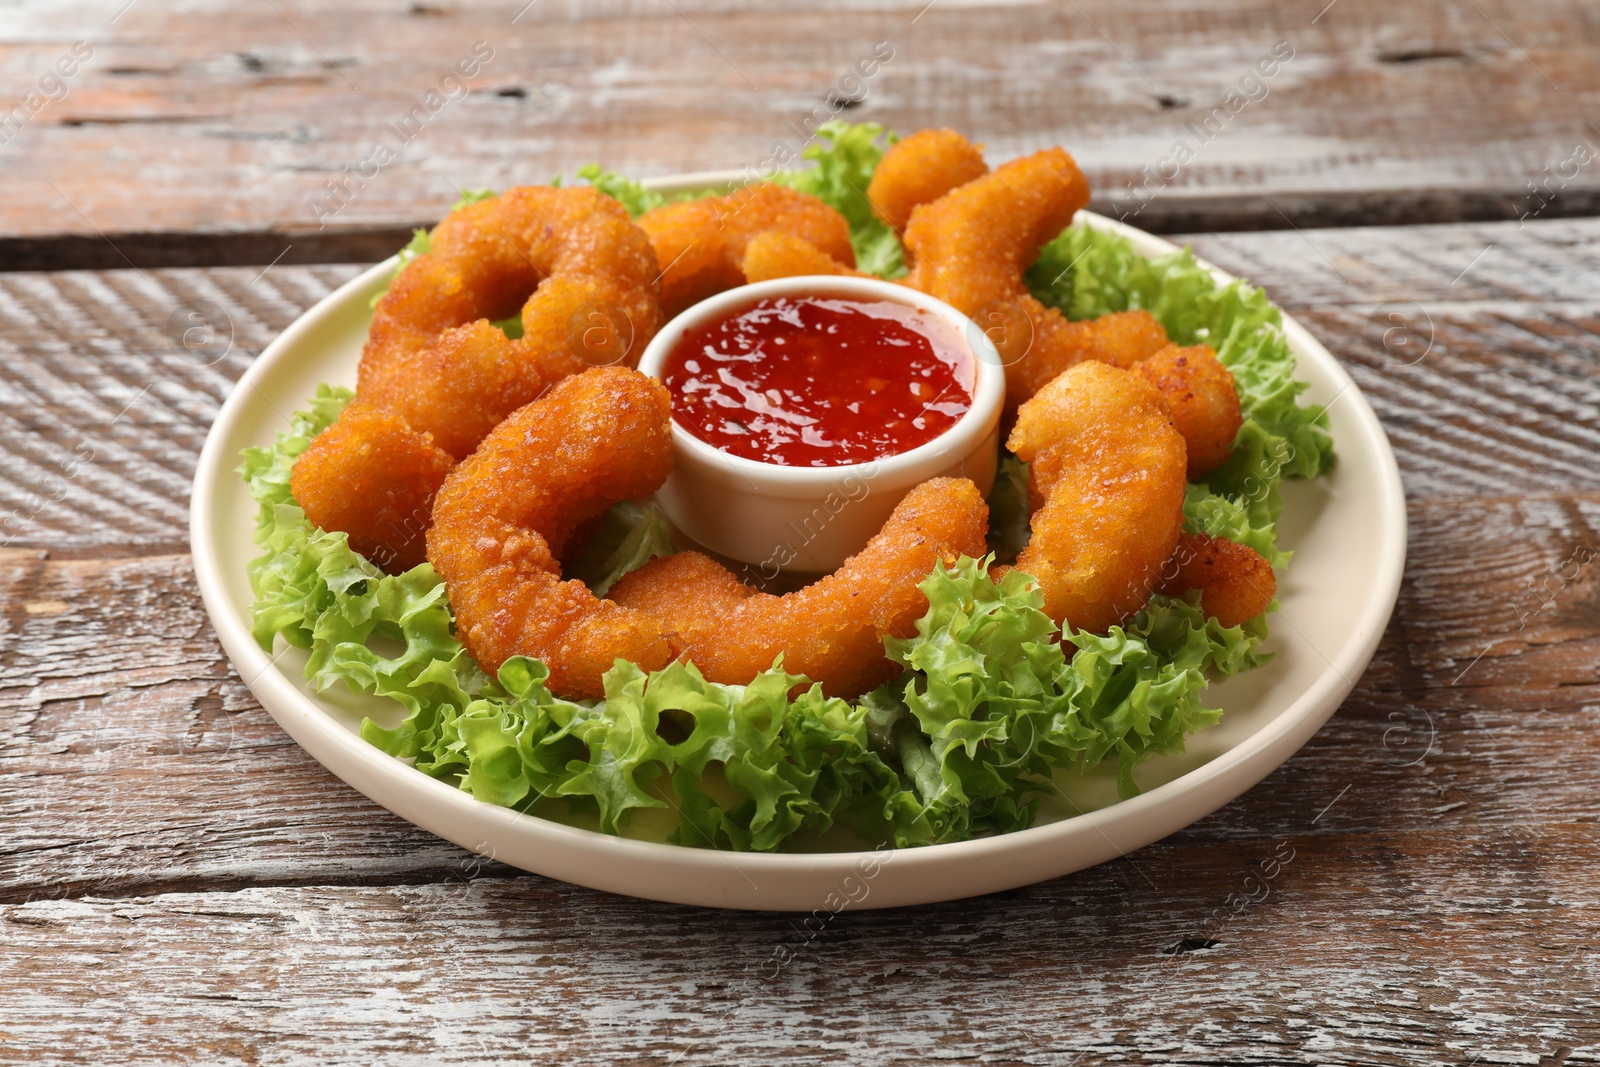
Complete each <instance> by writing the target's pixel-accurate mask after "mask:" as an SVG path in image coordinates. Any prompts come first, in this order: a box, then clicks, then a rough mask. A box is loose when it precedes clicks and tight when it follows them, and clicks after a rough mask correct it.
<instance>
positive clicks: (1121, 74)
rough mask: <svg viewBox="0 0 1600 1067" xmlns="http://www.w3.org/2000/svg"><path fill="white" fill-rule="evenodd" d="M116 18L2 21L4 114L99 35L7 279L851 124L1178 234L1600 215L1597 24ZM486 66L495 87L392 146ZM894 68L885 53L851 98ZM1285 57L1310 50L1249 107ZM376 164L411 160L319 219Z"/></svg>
mask: <svg viewBox="0 0 1600 1067" xmlns="http://www.w3.org/2000/svg"><path fill="white" fill-rule="evenodd" d="M123 7H124V0H101V2H92V3H90V2H83V0H79V2H77V3H57V2H56V0H22V2H20V3H18V4H14V5H12V6H11V7H9V8H8V11H7V17H6V24H5V27H4V29H3V30H0V87H3V94H4V95H0V104H4V108H0V110H4V109H8V108H11V107H15V106H19V105H25V103H26V101H27V99H28V98H27V93H28V92H30V91H33V90H37V89H38V88H39V81H40V79H41V78H42V77H43V76H44V75H45V73H46V72H47V70H48V69H49V68H50V66H51V65H52V64H53V63H55V62H56V60H57V59H58V58H59V57H61V56H63V55H66V54H68V53H69V51H70V49H71V46H72V45H73V43H74V42H76V41H80V40H81V41H83V42H84V43H85V44H86V45H87V46H88V47H90V48H92V49H93V55H92V56H91V57H90V58H89V59H88V60H87V61H86V62H84V64H83V65H82V69H81V70H78V71H77V72H76V73H75V74H74V76H73V77H72V78H70V79H68V80H67V92H66V95H65V97H64V98H63V99H60V100H57V101H51V102H48V103H45V104H43V105H42V106H40V107H39V108H38V109H37V110H36V112H32V113H29V112H28V109H27V108H26V107H25V108H24V117H25V118H26V119H27V121H26V122H25V123H21V124H20V126H19V128H18V129H17V130H16V132H15V134H14V136H10V137H9V138H8V141H7V143H5V144H4V145H3V146H0V148H3V152H4V159H5V166H4V168H3V169H0V192H3V193H4V196H0V267H9V268H10V269H37V268H61V267H99V268H117V267H123V266H125V265H126V264H127V261H128V260H129V259H131V260H132V261H133V262H136V263H138V264H140V265H143V266H150V265H207V264H228V263H266V262H269V261H271V260H273V259H274V258H275V257H277V256H279V255H280V254H281V255H283V256H284V258H283V262H285V263H293V262H305V261H319V262H326V261H332V260H342V261H349V260H359V259H371V258H375V257H376V256H377V254H378V253H379V251H380V250H381V249H384V248H388V247H390V246H392V245H393V244H394V243H395V242H396V240H397V239H400V238H402V237H403V235H404V233H405V230H406V228H407V227H409V226H413V225H417V224H421V223H424V222H426V221H429V220H432V219H436V218H437V217H438V216H439V214H440V213H441V212H442V211H443V210H444V209H445V208H446V207H447V206H448V205H449V204H450V203H451V202H452V201H453V200H454V199H455V198H456V195H457V190H458V189H459V188H467V187H477V186H488V187H505V186H507V185H510V184H516V183H530V182H542V181H546V180H548V179H549V177H550V176H551V175H552V174H555V173H558V172H565V173H569V174H570V173H571V172H572V171H573V170H574V169H575V168H576V167H577V166H579V165H581V164H583V163H586V162H590V161H601V162H604V163H606V164H607V165H610V166H613V167H615V168H618V169H620V170H623V171H626V172H629V173H633V174H637V175H640V176H645V175H655V174H667V173H673V172H681V171H687V170H702V169H709V168H717V167H733V168H745V167H759V166H760V164H761V163H762V161H764V160H767V159H768V158H770V157H771V156H772V154H773V151H774V145H775V144H776V143H778V142H785V143H787V144H788V145H789V146H790V149H791V150H793V149H796V148H798V146H799V145H800V144H802V143H803V142H804V140H805V139H806V137H807V136H809V132H810V130H811V129H812V128H814V126H815V125H816V123H817V122H818V121H819V120H820V119H822V118H826V117H828V116H830V115H833V114H841V115H844V116H846V117H850V118H853V119H871V120H874V121H880V122H883V123H885V124H887V125H889V126H890V127H893V128H897V129H902V130H913V129H917V128H921V127H924V126H929V125H949V126H955V127H957V128H959V129H962V130H963V131H965V132H967V133H969V134H970V135H972V136H973V137H974V138H979V139H982V140H984V141H985V142H987V144H988V148H989V151H990V154H991V156H992V157H993V158H995V159H1004V158H1008V157H1011V156H1014V155H1017V154H1020V153H1023V152H1027V151H1032V150H1035V149H1038V148H1041V147H1044V146H1047V145H1054V144H1064V145H1066V146H1068V147H1069V148H1070V149H1071V150H1072V151H1073V152H1074V153H1075V154H1076V155H1077V156H1078V157H1079V159H1080V160H1081V161H1082V163H1083V164H1084V166H1085V168H1086V169H1087V171H1088V173H1089V175H1090V178H1091V180H1092V182H1093V184H1094V187H1095V190H1096V193H1097V199H1096V204H1097V206H1099V207H1101V208H1104V209H1118V210H1130V211H1131V210H1132V209H1133V208H1134V207H1136V206H1138V207H1139V210H1138V212H1137V214H1136V215H1135V216H1134V217H1133V218H1134V221H1136V222H1137V223H1138V224H1139V225H1140V226H1143V227H1144V228H1147V229H1152V230H1156V231H1160V232H1171V231H1177V230H1185V229H1206V230H1220V229H1238V228H1244V229H1261V228H1269V229H1280V228H1283V227H1285V226H1287V225H1289V224H1290V223H1292V224H1293V225H1297V226H1300V227H1302V228H1305V227H1310V226H1319V225H1349V224H1352V223H1414V222H1421V221H1455V220H1464V219H1482V218H1494V219H1508V218H1517V217H1520V216H1523V215H1528V214H1532V215H1534V216H1537V217H1543V218H1553V217H1558V216H1571V215H1581V214H1590V213H1594V212H1595V210H1596V206H1597V205H1600V167H1597V166H1596V165H1595V163H1594V162H1593V161H1591V160H1589V159H1588V158H1587V157H1582V158H1580V157H1579V156H1577V155H1575V153H1576V152H1577V150H1578V148H1579V146H1580V145H1585V146H1587V147H1588V150H1589V151H1590V152H1593V153H1594V154H1595V156H1597V157H1600V127H1596V126H1595V125H1593V124H1592V123H1593V121H1594V116H1595V114H1596V113H1597V112H1596V107H1595V105H1596V103H1597V102H1600V70H1597V69H1596V67H1595V65H1594V63H1593V55H1594V51H1595V49H1596V47H1597V45H1600V20H1597V19H1596V17H1595V13H1594V11H1593V10H1592V7H1591V6H1590V5H1587V4H1585V3H1584V2H1583V0H1546V2H1543V3H1540V4H1536V5H1530V4H1517V3H1511V2H1509V0H1481V2H1479V0H1474V2H1473V3H1471V4H1466V5H1459V6H1444V7H1441V6H1438V5H1410V4H1394V3H1386V2H1384V0H1338V2H1337V3H1336V4H1334V5H1327V4H1325V3H1317V2H1306V3H1299V2H1294V3H1288V2H1280V3H1274V4H1262V3H1258V2H1253V0H1228V2H1225V3H1217V4H1208V5H1205V7H1204V8H1203V9H1202V8H1193V7H1191V6H1189V5H1185V4H1177V3H1172V2H1170V0H1141V2H1139V3H1133V4H1127V3H1116V2H1115V0H1081V2H1079V3H1074V4H1066V5H1058V4H1046V3H983V4H973V3H964V2H958V0H936V2H935V3H933V4H928V3H926V0H911V2H909V3H900V2H896V3H889V4H880V3H867V2H864V0H861V2H854V0H851V2H834V3H829V4H825V5H791V6H788V7H785V8H779V7H777V6H776V5H758V4H752V3H724V2H720V0H717V2H713V0H695V2H691V0H681V2H675V3H638V2H621V0H608V2H605V3H583V4H578V3H572V2H558V0H543V2H541V3H537V4H534V5H531V6H527V7H525V5H524V3H523V2H522V0H515V2H506V3H487V4H486V3H465V2H461V3H454V2H452V3H433V2H429V3H411V4H405V3H398V2H391V0H345V2H341V3H339V4H337V5H328V4H320V3H314V2H312V0H276V2H274V3H273V4H266V5H235V4H232V3H227V2H226V0H205V2H197V3H188V4H184V5H182V6H181V7H178V6H173V5H167V4H161V3H154V2H148V0H140V2H136V3H134V4H132V5H131V6H128V7H127V10H125V11H123V10H122V9H123ZM1324 8H1326V10H1323V9H1324ZM119 11H120V12H121V13H120V14H118V12H119ZM480 41H481V42H486V43H488V44H489V46H490V47H492V48H493V50H494V56H493V58H492V59H491V60H489V61H488V62H487V63H486V64H485V65H484V66H483V68H482V70H481V71H480V72H479V73H478V74H477V75H476V76H475V77H474V78H472V79H471V81H470V86H471V89H472V91H471V92H470V94H468V95H466V96H465V97H464V98H460V99H455V100H450V101H448V102H446V103H444V104H443V105H442V106H440V107H439V108H438V110H437V111H436V112H434V113H432V114H431V115H427V116H425V118H426V121H425V122H421V123H420V124H419V128H420V132H419V133H416V134H415V136H409V137H402V136H400V135H398V134H396V133H395V132H394V128H393V127H392V125H391V124H393V123H397V122H399V121H400V120H401V119H402V117H403V116H405V115H406V114H407V113H408V112H410V110H411V109H412V108H413V107H415V106H416V105H418V103H419V102H420V101H422V100H423V98H424V95H425V94H426V93H428V92H429V91H430V90H437V89H438V88H439V83H440V79H441V78H442V76H443V75H444V74H445V73H446V72H447V70H448V69H449V67H450V66H451V64H453V63H455V62H456V61H457V60H458V59H460V58H462V57H463V56H466V55H467V54H469V53H470V51H471V50H472V48H473V46H474V45H475V44H476V43H477V42H480ZM879 42H885V44H886V48H887V49H892V58H889V59H888V61H887V62H884V63H882V64H881V69H879V70H877V71H876V73H875V74H874V75H873V76H872V77H870V78H866V79H861V78H859V76H858V75H854V71H855V67H856V65H857V63H858V62H859V61H861V60H863V59H865V58H867V57H870V56H872V55H873V52H874V48H875V47H876V46H877V45H878V43H879ZM1279 42H1283V43H1284V47H1286V48H1287V49H1291V50H1292V58H1291V59H1288V60H1287V61H1286V62H1283V63H1281V64H1280V66H1279V68H1277V69H1276V72H1275V73H1274V74H1273V76H1272V77H1270V78H1268V79H1265V80H1263V81H1260V82H1245V83H1244V86H1243V88H1244V92H1243V93H1241V94H1240V95H1237V96H1235V97H1234V98H1233V99H1232V100H1230V98H1229V94H1230V93H1238V92H1239V90H1240V87H1241V81H1242V80H1243V79H1246V78H1247V77H1249V76H1250V75H1251V73H1252V70H1253V68H1254V67H1255V65H1256V64H1257V63H1258V62H1261V61H1264V60H1268V59H1270V58H1271V56H1272V54H1273V51H1274V49H1275V48H1278V47H1279ZM880 54H887V53H884V52H883V51H882V50H881V49H880ZM1280 54H1285V55H1286V54H1288V53H1286V52H1282V50H1281V49H1280ZM1269 65H1270V64H1269ZM847 76H855V77H856V78H857V80H854V81H847V80H846V78H847ZM458 95H459V94H458ZM41 99H43V98H42V97H39V98H35V101H36V102H37V101H38V100H41ZM1219 108H1220V109H1222V110H1221V111H1218V109H1219ZM1208 117H1211V118H1210V119H1209V123H1210V131H1209V132H1205V133H1201V132H1197V131H1200V130H1201V129H1202V127H1203V126H1204V125H1205V124H1206V123H1207V121H1208ZM380 141H382V142H384V143H385V144H386V145H387V146H388V147H389V148H390V149H392V150H393V152H394V156H395V158H393V160H392V161H387V162H382V163H375V164H374V165H373V166H370V167H367V168H366V170H367V171H368V172H369V173H368V176H367V177H366V178H363V179H362V180H361V181H360V182H359V183H358V184H357V183H353V184H351V185H350V186H349V187H348V188H349V194H348V195H347V196H345V197H342V198H341V199H342V200H343V201H346V203H345V204H344V206H342V207H341V209H340V210H339V211H338V212H337V213H336V214H334V215H333V216H331V217H327V218H321V217H319V215H318V213H317V212H314V210H313V208H312V207H311V201H312V200H313V199H317V198H325V197H326V195H327V185H326V183H328V182H329V181H330V180H335V181H339V182H343V181H345V180H346V179H345V174H346V171H347V169H348V170H350V171H356V172H359V171H362V169H363V168H362V164H363V161H365V160H368V159H370V158H373V154H374V151H375V149H376V146H377V143H378V142H380ZM1179 141H1183V142H1184V143H1185V144H1186V145H1187V146H1188V153H1181V152H1175V148H1176V146H1177V144H1178V142H1179ZM1189 153H1192V158H1187V156H1188V154H1189ZM1169 159H1170V160H1172V162H1171V164H1168V165H1165V166H1164V161H1166V160H1169ZM1530 183H1532V184H1531V186H1530ZM358 186H359V187H358ZM1136 190H1138V191H1136ZM1145 201H1148V202H1147V203H1146V202H1145ZM1141 204H1142V206H1140V205H1141Z"/></svg>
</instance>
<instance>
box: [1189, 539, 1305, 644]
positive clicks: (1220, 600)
mask: <svg viewBox="0 0 1600 1067" xmlns="http://www.w3.org/2000/svg"><path fill="white" fill-rule="evenodd" d="M1165 572H1166V574H1167V575H1168V577H1167V580H1166V581H1165V582H1163V583H1162V585H1161V591H1162V592H1163V593H1172V594H1181V593H1186V592H1188V591H1189V590H1191V589H1198V590H1200V607H1201V609H1202V610H1203V611H1204V612H1205V613H1206V614H1207V615H1209V616H1211V617H1212V618H1213V619H1216V620H1217V621H1218V622H1220V623H1221V624H1222V625H1224V626H1237V625H1239V624H1240V623H1241V622H1244V621H1245V620H1247V619H1253V618H1255V617H1256V616H1257V615H1260V614H1261V613H1262V612H1264V611H1266V610H1267V608H1268V607H1269V606H1270V605H1271V604H1272V598H1273V597H1275V596H1277V595H1278V579H1277V576H1276V575H1274V574H1273V573H1272V566H1271V564H1269V563H1268V562H1267V561H1266V558H1265V557H1263V556H1262V555H1261V553H1259V552H1257V551H1256V550H1255V549H1253V548H1250V547H1248V546H1246V545H1241V544H1239V543H1237V542H1235V541H1229V540H1228V539H1226V538H1223V537H1210V536H1207V535H1206V534H1193V533H1186V534H1184V535H1183V536H1182V537H1180V538H1179V539H1178V548H1177V551H1175V552H1173V554H1172V559H1171V560H1169V561H1168V563H1167V566H1166V568H1165Z"/></svg>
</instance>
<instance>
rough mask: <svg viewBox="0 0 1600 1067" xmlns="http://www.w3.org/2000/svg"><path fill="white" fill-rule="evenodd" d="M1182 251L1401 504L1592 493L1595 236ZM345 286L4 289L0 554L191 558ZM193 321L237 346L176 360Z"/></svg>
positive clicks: (1277, 241)
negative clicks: (1229, 298)
mask: <svg viewBox="0 0 1600 1067" xmlns="http://www.w3.org/2000/svg"><path fill="white" fill-rule="evenodd" d="M1193 243H1194V245H1195V248H1196V250H1197V251H1198V252H1199V253H1200V254H1202V255H1205V256H1207V257H1208V258H1211V259H1213V260H1214V261H1216V262H1218V263H1219V264H1220V265H1222V266H1224V267H1226V268H1228V269H1229V270H1233V271H1235V272H1238V273H1241V274H1243V275H1246V276H1249V277H1252V278H1255V279H1257V280H1259V281H1261V282H1262V283H1263V284H1265V285H1267V286H1268V287H1269V289H1270V290H1271V292H1272V294H1273V296H1274V297H1275V298H1276V299H1277V300H1279V301H1280V302H1281V303H1282V304H1283V305H1284V306H1285V307H1286V308H1287V309H1288V310H1290V311H1291V312H1293V313H1294V314H1296V315H1299V316H1301V317H1302V318H1303V319H1304V320H1305V321H1306V323H1307V325H1308V326H1309V327H1310V328H1311V329H1312V330H1313V331H1314V332H1315V333H1316V334H1317V335H1318V336H1319V337H1320V338H1322V339H1323V340H1324V341H1325V342H1326V343H1327V344H1328V345H1329V347H1330V348H1332V350H1333V351H1334V352H1335V353H1336V354H1337V355H1338V356H1339V357H1340V358H1341V359H1342V360H1343V361H1344V362H1345V364H1346V366H1348V367H1349V368H1350V370H1351V372H1352V373H1353V374H1354V375H1355V377H1356V380H1357V381H1358V383H1359V384H1360V385H1361V387H1362V389H1363V390H1365V391H1366V393H1367V395H1368V397H1369V398H1370V399H1371V401H1372V403H1373V404H1374V406H1375V407H1376V408H1377V410H1378V413H1379V415H1380V416H1381V417H1382V418H1383V419H1384V422H1385V425H1386V426H1387V427H1388V429H1389V432H1390V434H1391V438H1392V440H1393V442H1394V445H1395V448H1396V451H1397V453H1398V454H1399V457H1400V462H1401V467H1402V471H1403V472H1404V475H1405V479H1406V489H1407V492H1409V493H1410V494H1412V495H1413V496H1460V495H1474V496H1476V495H1485V496H1504V495H1513V494H1517V493H1522V492H1538V493H1550V492H1565V491H1569V490H1575V491H1584V492H1592V491H1595V490H1600V466H1597V465H1596V464H1595V463H1593V462H1592V459H1591V457H1592V456H1593V454H1594V451H1595V449H1596V447H1597V446H1600V340H1597V338H1596V330H1597V329H1600V326H1597V323H1600V301H1597V298H1596V296H1595V294H1596V293H1600V273H1597V268H1596V264H1597V263H1600V259H1597V258H1596V256H1595V251H1596V248H1597V246H1600V222H1595V221H1593V220H1585V221H1575V222H1570V223H1566V222H1563V223H1551V222H1541V223H1536V224H1533V225H1530V226H1528V227H1525V228H1522V229H1519V228H1518V227H1516V226H1515V225H1481V226H1474V227H1418V228H1369V229H1359V230H1319V231H1310V232H1306V233H1304V234H1297V233H1293V232H1287V233H1272V234H1267V233H1263V234H1240V235H1232V236H1224V235H1202V236H1199V237H1195V238H1193ZM1491 246H1492V247H1491ZM1486 247H1490V249H1491V250H1490V251H1489V252H1488V253H1484V252H1483V250H1484V248H1486ZM1474 257H1476V262H1473V260H1474ZM1469 266H1470V269H1466V268H1468V267H1469ZM355 269H356V268H354V267H350V266H343V267H317V268H307V267H285V266H282V265H280V266H277V267H273V268H272V269H270V270H267V271H265V272H263V271H262V270H260V269H237V268H235V269H227V268H217V269H208V270H195V271H186V270H172V271H168V270H153V271H128V270H123V271H108V272H104V273H91V272H66V273H59V274H32V273H17V274H0V357H3V358H0V447H3V448H4V450H5V451H6V454H7V456H8V462H7V463H6V465H5V467H4V469H3V470H0V541H6V540H7V539H9V543H10V544H11V545H12V546H14V547H34V548H47V549H49V550H50V551H51V552H52V553H54V554H55V555H57V556H58V557H59V556H61V555H63V554H76V555H94V554H105V553H108V552H115V553H123V552H173V551H182V550H183V546H184V544H185V543H186V541H187V521H188V520H187V511H186V509H187V499H188V491H189V490H188V487H189V481H190V478H191V476H192V472H193V469H194V460H195V457H196V455H198V452H199V448H200V445H201V443H202V442H203V441H204V439H205V433H206V431H207V429H208V428H209V427H210V424H211V421H212V419H213V418H214V417H215V414H216V411H217V408H218V406H219V404H220V402H221V400H222V398H223V397H224V396H225V395H226V393H227V391H228V389H229V388H230V387H231V385H232V382H233V381H234V380H236V379H237V377H238V375H239V374H241V373H242V372H243V370H244V368H245V367H246V366H247V365H248V364H249V361H250V360H251V359H252V358H254V356H255V355H256V354H258V353H259V352H260V351H261V349H262V348H264V347H265V346H266V344H267V343H268V342H269V341H270V340H271V339H272V338H273V337H275V336H276V335H277V334H278V333H279V332H280V331H281V330H282V329H283V328H284V327H285V326H286V325H288V324H289V323H290V322H292V321H293V320H294V318H295V317H296V316H297V315H298V314H299V313H300V312H301V311H302V310H304V309H305V308H306V307H308V306H309V305H310V304H311V303H313V302H314V301H315V300H316V299H318V298H320V297H321V296H323V295H325V294H326V293H327V292H328V291H330V290H331V289H332V288H333V287H335V286H336V285H338V284H339V283H341V282H343V281H344V280H346V279H347V278H349V277H350V276H351V275H352V273H353V272H354V270H355ZM1341 272H1342V273H1343V274H1345V275H1347V276H1348V277H1349V283H1348V284H1347V282H1346V280H1345V279H1344V278H1341V277H1340V273H1341ZM1458 277H1459V281H1457V279H1458ZM1453 282H1454V283H1455V284H1452V283H1453ZM191 312H198V313H200V314H201V315H202V316H204V317H206V318H207V321H210V322H211V323H212V325H213V326H215V327H216V330H217V333H216V334H215V337H217V338H225V337H226V336H227V334H228V333H229V331H231V338H232V340H231V345H232V347H231V348H228V349H227V351H226V352H225V353H221V349H222V348H223V347H225V342H224V341H221V340H218V341H215V342H212V341H207V340H206V339H205V338H204V337H201V338H200V340H201V342H202V343H201V344H200V346H199V347H198V348H197V349H193V350H191V349H186V348H185V347H184V346H183V345H182V344H181V343H179V341H178V340H177V338H181V337H182V336H183V331H184V330H185V329H187V328H188V327H189V325H190V323H191V320H190V319H189V318H188V317H187V316H188V315H189V314H190V313H191ZM1391 316H1399V318H1398V319H1396V318H1391ZM1397 322H1398V323H1404V324H1409V326H1408V328H1407V329H1401V328H1399V327H1396V325H1395V324H1396V323H1397ZM1401 341H1404V342H1406V343H1404V344H1402V343H1400V342H1401ZM1424 353H1425V354H1424ZM1419 356H1420V357H1421V358H1419ZM213 359H215V362H211V361H212V360H213Z"/></svg>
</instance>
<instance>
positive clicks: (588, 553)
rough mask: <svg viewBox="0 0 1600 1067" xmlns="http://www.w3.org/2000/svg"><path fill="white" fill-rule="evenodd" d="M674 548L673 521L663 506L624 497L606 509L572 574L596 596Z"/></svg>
mask: <svg viewBox="0 0 1600 1067" xmlns="http://www.w3.org/2000/svg"><path fill="white" fill-rule="evenodd" d="M675 551H677V549H676V548H675V547H674V546H673V543H672V524H671V523H670V522H668V521H667V516H666V513H665V512H664V511H662V510H661V507H660V505H658V504H656V503H655V501H653V500H652V501H649V502H648V503H645V504H638V503H635V502H634V501H632V500H624V501H623V502H622V503H620V504H617V505H616V506H614V507H612V508H611V510H610V511H608V512H606V516H605V520H604V522H603V523H602V524H601V527H600V531H599V532H598V533H597V534H595V536H594V539H593V540H592V541H591V542H590V543H589V545H588V547H587V548H586V549H585V551H584V553H583V557H582V558H581V559H580V560H578V561H577V563H576V564H575V565H574V566H573V568H572V570H571V572H570V573H571V576H572V577H574V578H577V579H579V580H580V581H582V582H583V583H584V584H585V585H587V586H588V587H589V588H590V589H591V590H592V591H593V592H594V595H595V596H605V595H606V593H608V592H610V590H611V586H612V585H613V584H615V583H616V581H617V579H619V578H621V577H622V576H623V575H624V574H627V573H628V572H629V571H633V570H637V569H639V568H640V567H643V566H644V565H645V564H646V563H648V562H650V561H651V560H653V559H656V558H657V557H659V556H670V555H672V553H673V552H675Z"/></svg>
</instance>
